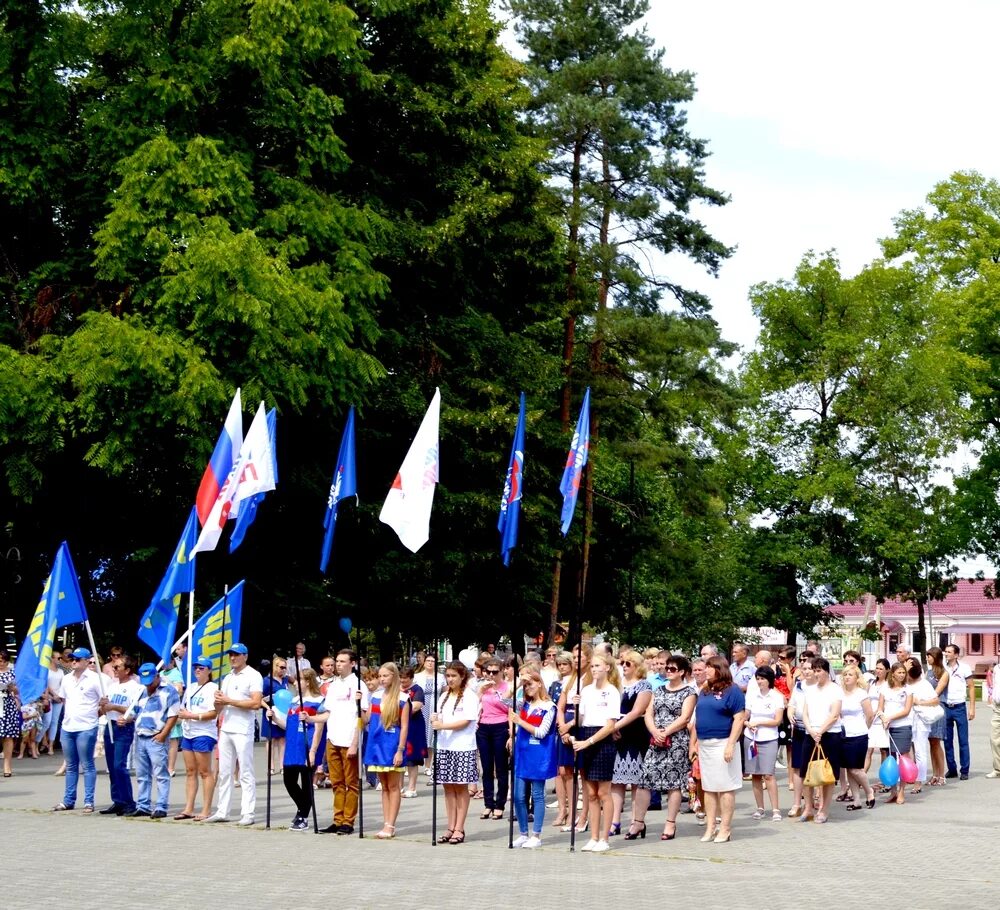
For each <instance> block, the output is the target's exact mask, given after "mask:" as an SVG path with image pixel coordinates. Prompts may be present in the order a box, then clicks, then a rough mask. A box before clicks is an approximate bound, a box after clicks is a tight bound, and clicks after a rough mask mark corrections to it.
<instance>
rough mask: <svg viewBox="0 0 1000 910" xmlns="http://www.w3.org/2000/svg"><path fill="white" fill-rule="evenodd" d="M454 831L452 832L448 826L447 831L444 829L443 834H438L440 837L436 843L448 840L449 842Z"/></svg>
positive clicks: (445, 842)
mask: <svg viewBox="0 0 1000 910" xmlns="http://www.w3.org/2000/svg"><path fill="white" fill-rule="evenodd" d="M454 833H455V832H454V831H452V830H451V828H449V829H448V830H447V831H445V832H444V834H442V835H441V836H440V837H439V838H438V843H439V844H447V843H448V842H450V841H451V836H452V835H453V834H454Z"/></svg>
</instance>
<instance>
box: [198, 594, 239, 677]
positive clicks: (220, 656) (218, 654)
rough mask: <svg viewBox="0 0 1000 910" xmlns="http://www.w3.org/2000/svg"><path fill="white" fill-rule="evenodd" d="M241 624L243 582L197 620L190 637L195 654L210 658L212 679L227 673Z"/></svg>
mask: <svg viewBox="0 0 1000 910" xmlns="http://www.w3.org/2000/svg"><path fill="white" fill-rule="evenodd" d="M242 624H243V582H242V581H241V582H240V583H239V584H238V585H236V586H235V587H234V588H233V589H232V590H231V591H230V592H229V593H228V594H227V595H226V596H225V597H222V598H220V599H219V601H218V602H217V603H215V604H214V605H213V606H211V607H209V609H207V610H206V611H205V612H204V613H202V614H201V616H200V617H198V621H197V622H196V623H195V624H194V632H193V634H192V636H191V647H192V648H194V653H195V654H203V655H205V656H206V657H211V658H212V676H213V677H214V678H215V679H220V678H221V677H222V676H223V675H224V674H226V673H228V672H229V655H228V654H227V653H226V652H227V651H228V650H229V649H230V648H231V647H232V646H233V642H237V641H239V640H240V626H241V625H242Z"/></svg>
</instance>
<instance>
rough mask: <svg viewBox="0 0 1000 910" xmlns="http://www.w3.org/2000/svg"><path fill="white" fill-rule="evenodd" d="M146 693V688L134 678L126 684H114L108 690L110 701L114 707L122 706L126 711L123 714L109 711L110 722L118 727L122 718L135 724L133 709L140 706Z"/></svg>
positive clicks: (126, 681) (127, 680)
mask: <svg viewBox="0 0 1000 910" xmlns="http://www.w3.org/2000/svg"><path fill="white" fill-rule="evenodd" d="M145 692H146V687H145V686H144V685H143V684H142V683H141V682H139V680H138V679H136V678H135V677H134V676H133V677H132V678H131V679H126V680H125V682H114V683H112V684H111V688H110V689H108V701H109V702H111V704H113V705H120V706H121V707H122V708H124V709H125V710H124V711H123V712H118V711H109V712H108V714H107V717H108V720H110V721H111V723H113V724H116V725H117V723H118V721H119V719H121V718H128V719H129V720H130V721H133V722H134V721H135V711H133V710H131V709H133V708H134V707H135V706H136V705H137V704H139V699H141V698H142V697H143V695H144V694H145Z"/></svg>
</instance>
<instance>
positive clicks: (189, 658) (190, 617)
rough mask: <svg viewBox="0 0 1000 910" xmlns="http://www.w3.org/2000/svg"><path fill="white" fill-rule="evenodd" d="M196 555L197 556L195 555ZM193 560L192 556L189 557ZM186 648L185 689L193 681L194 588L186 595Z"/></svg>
mask: <svg viewBox="0 0 1000 910" xmlns="http://www.w3.org/2000/svg"><path fill="white" fill-rule="evenodd" d="M195 555H197V554H195ZM191 558H192V559H194V556H192V557H191ZM187 637H188V648H187V679H185V680H184V687H185V688H187V687H188V686H189V685H191V683H192V682H193V680H192V679H191V674H192V672H193V668H192V661H193V660H194V653H193V652H192V650H191V645H192V644H193V643H194V588H191V591H190V593H189V594H188V630H187Z"/></svg>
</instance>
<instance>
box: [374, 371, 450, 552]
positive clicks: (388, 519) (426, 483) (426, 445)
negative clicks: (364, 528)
mask: <svg viewBox="0 0 1000 910" xmlns="http://www.w3.org/2000/svg"><path fill="white" fill-rule="evenodd" d="M440 422H441V391H440V389H435V390H434V397H433V398H432V399H431V403H430V406H429V407H428V408H427V413H426V414H424V419H423V420H422V421H421V423H420V429H419V430H417V435H416V436H414V437H413V443H412V445H411V446H410V451H409V452H407V453H406V458H404V459H403V465H402V467H401V468H400V469H399V473H398V474H397V475H396V479H395V480H394V481H393V483H392V488H391V489H390V490H389V495H388V496H386V498H385V504H384V505H383V506H382V512H381V514H380V515H379V521H381V522H383V523H384V524H387V525H388V526H389V527H390V528H392V529H393V530H394V531H395V532H396V533H397V534H398V535H399V540H400V542H401V543H402V544H403V546H404V547H406V548H407V549H408V550H410V551H411V552H413V553H416V552H417V550H419V549H420V548H421V547H422V546H423V545H424V544H425V543H427V540H428V538H429V537H430V536H431V535H430V525H431V506H432V505H433V504H434V487H435V486H436V485H437V482H438V479H439V477H438V427H439V424H440Z"/></svg>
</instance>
